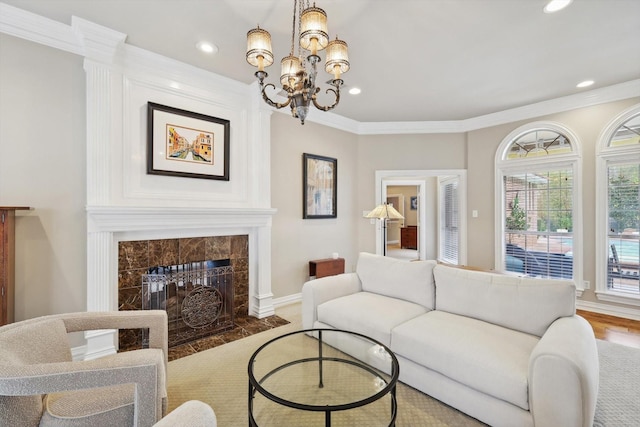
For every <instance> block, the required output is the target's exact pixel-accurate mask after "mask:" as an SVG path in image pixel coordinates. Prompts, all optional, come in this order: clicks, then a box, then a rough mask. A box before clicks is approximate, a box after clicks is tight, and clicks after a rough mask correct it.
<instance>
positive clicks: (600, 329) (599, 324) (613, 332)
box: [578, 310, 640, 348]
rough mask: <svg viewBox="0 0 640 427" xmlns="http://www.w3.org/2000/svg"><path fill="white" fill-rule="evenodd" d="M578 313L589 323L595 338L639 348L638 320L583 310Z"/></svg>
mask: <svg viewBox="0 0 640 427" xmlns="http://www.w3.org/2000/svg"><path fill="white" fill-rule="evenodd" d="M578 314H579V315H580V316H582V317H584V318H585V319H587V321H588V322H589V323H590V324H591V327H592V328H593V332H594V334H595V336H596V338H598V339H602V340H605V341H611V342H615V343H617V344H622V345H626V346H629V347H635V348H640V321H637V320H630V319H623V318H621V317H613V316H607V315H605V314H599V313H593V312H591V311H584V310H578Z"/></svg>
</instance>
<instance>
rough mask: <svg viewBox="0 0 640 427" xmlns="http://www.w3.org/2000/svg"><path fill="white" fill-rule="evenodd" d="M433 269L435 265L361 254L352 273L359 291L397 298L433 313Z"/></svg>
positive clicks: (433, 262)
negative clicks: (354, 274)
mask: <svg viewBox="0 0 640 427" xmlns="http://www.w3.org/2000/svg"><path fill="white" fill-rule="evenodd" d="M435 265H436V262H435V261H414V262H407V261H400V260H397V259H393V258H388V257H385V256H380V255H374V254H370V253H366V252H362V253H360V257H359V258H358V265H357V267H356V273H357V274H358V278H359V279H360V282H362V290H363V291H366V292H372V293H376V294H380V295H386V296H388V297H393V298H399V299H402V300H405V301H409V302H413V303H416V304H420V305H421V306H423V307H425V308H426V309H428V310H433V309H434V307H435V298H434V296H435V285H434V282H433V267H434V266H435Z"/></svg>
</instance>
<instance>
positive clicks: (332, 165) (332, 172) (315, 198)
mask: <svg viewBox="0 0 640 427" xmlns="http://www.w3.org/2000/svg"><path fill="white" fill-rule="evenodd" d="M302 170H303V183H302V188H303V190H302V199H303V205H302V218H304V219H320V218H336V217H337V216H338V210H337V202H338V160H337V159H333V158H331V157H324V156H316V155H314V154H307V153H304V154H303V155H302Z"/></svg>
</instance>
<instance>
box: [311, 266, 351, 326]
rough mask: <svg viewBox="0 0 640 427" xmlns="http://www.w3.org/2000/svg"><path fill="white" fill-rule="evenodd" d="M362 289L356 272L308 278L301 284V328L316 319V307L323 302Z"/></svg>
mask: <svg viewBox="0 0 640 427" xmlns="http://www.w3.org/2000/svg"><path fill="white" fill-rule="evenodd" d="M361 290H362V284H361V283H360V279H359V278H358V275H357V274H356V273H344V274H338V275H336V276H328V277H323V278H320V279H315V280H310V281H308V282H307V283H305V284H304V285H303V286H302V328H303V329H311V328H313V324H314V323H315V321H316V320H317V319H318V311H317V308H318V306H319V305H320V304H322V303H323V302H326V301H329V300H332V299H335V298H339V297H342V296H346V295H351V294H354V293H356V292H359V291H361Z"/></svg>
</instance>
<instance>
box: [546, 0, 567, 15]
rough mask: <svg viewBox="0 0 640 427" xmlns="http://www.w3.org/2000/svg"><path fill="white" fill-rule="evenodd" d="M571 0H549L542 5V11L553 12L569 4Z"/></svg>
mask: <svg viewBox="0 0 640 427" xmlns="http://www.w3.org/2000/svg"><path fill="white" fill-rule="evenodd" d="M572 1H573V0H551V1H550V2H549V3H547V5H546V6H545V7H544V9H543V10H544V13H553V12H557V11H559V10H562V9H564V8H565V7H567V6H569V4H570V3H571V2H572Z"/></svg>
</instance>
